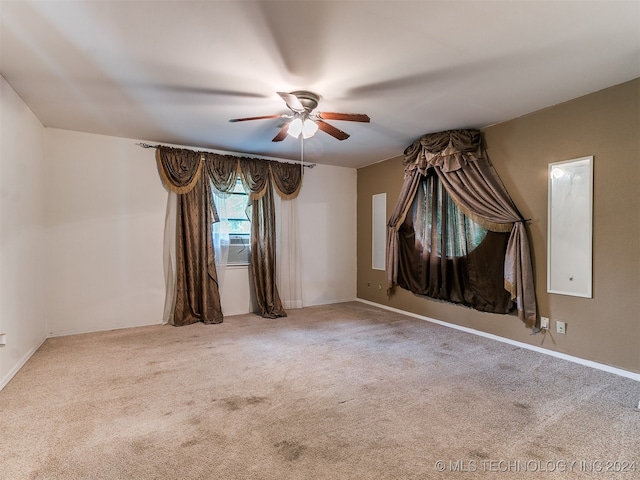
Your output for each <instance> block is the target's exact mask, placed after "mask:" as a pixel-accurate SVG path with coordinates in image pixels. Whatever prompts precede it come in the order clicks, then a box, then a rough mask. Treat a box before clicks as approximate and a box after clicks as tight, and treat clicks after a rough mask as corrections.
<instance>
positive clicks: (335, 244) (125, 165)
mask: <svg viewBox="0 0 640 480" xmlns="http://www.w3.org/2000/svg"><path fill="white" fill-rule="evenodd" d="M45 138H46V150H47V161H48V170H47V179H48V180H47V183H48V190H47V206H46V219H47V225H48V231H49V242H48V248H47V259H48V268H49V279H50V282H49V290H48V296H47V298H48V306H49V311H50V316H49V322H48V332H49V333H50V334H51V335H64V334H69V333H78V332H89V331H96V330H104V329H112V328H121V327H128V326H136V325H145V324H150V323H160V322H161V321H162V311H163V306H164V274H163V271H162V239H163V228H164V213H165V207H166V198H167V194H166V191H165V190H164V188H163V187H162V185H161V182H160V179H159V177H158V173H157V169H156V164H155V151H154V150H152V149H142V148H140V147H138V146H137V145H136V141H135V140H131V139H124V138H116V137H106V136H101V135H92V134H86V133H79V132H70V131H66V130H57V129H47V130H46V136H45ZM356 179H357V176H356V170H355V169H350V168H342V167H331V166H324V165H318V166H316V168H314V169H312V170H307V171H306V174H305V178H304V184H303V187H302V190H301V192H300V195H299V196H298V208H299V218H300V231H301V238H300V241H301V246H302V267H303V304H304V305H305V306H310V305H318V304H324V303H334V302H342V301H347V300H354V299H355V298H356ZM221 299H222V308H223V312H224V313H225V315H226V316H229V315H236V314H241V313H247V312H250V311H252V305H253V299H252V296H251V295H250V292H249V273H248V271H247V269H246V268H242V267H232V268H230V269H229V270H228V271H227V273H226V277H225V280H224V285H223V290H222V292H221Z"/></svg>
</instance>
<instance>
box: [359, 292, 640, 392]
mask: <svg viewBox="0 0 640 480" xmlns="http://www.w3.org/2000/svg"><path fill="white" fill-rule="evenodd" d="M356 301H358V302H362V303H366V304H367V305H371V306H374V307H378V308H382V309H384V310H389V311H390V312H395V313H399V314H402V315H406V316H408V317H413V318H417V319H419V320H426V321H427V322H431V323H437V324H438V325H442V326H445V327H449V328H453V329H455V330H461V331H463V332H467V333H471V334H473V335H479V336H481V337H486V338H490V339H492V340H497V341H498V342H503V343H508V344H509V345H515V346H517V347H520V348H526V349H528V350H533V351H534V352H538V353H543V354H545V355H550V356H552V357H556V358H561V359H563V360H568V361H570V362H573V363H579V364H580V365H585V366H587V367H591V368H595V369H597V370H602V371H605V372H608V373H613V374H615V375H619V376H621V377H626V378H630V379H632V380H635V381H637V382H640V373H635V372H630V371H628V370H624V369H622V368H617V367H612V366H611V365H606V364H604V363H598V362H594V361H592V360H586V359H584V358H580V357H574V356H573V355H567V354H566V353H561V352H554V351H553V350H548V349H546V348H542V347H536V346H535V345H529V344H528V343H523V342H519V341H517V340H511V339H510V338H505V337H500V336H498V335H494V334H492V333H487V332H483V331H481V330H475V329H473V328H469V327H463V326H461V325H456V324H454V323H448V322H443V321H442V320H436V319H435V318H431V317H426V316H424V315H419V314H417V313H413V312H407V311H406V310H400V309H399V308H394V307H390V306H388V305H383V304H381V303H376V302H372V301H370V300H365V299H364V298H357V299H356Z"/></svg>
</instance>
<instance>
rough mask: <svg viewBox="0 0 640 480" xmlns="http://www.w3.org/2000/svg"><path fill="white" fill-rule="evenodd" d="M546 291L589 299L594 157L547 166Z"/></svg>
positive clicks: (590, 293) (590, 292) (590, 295)
mask: <svg viewBox="0 0 640 480" xmlns="http://www.w3.org/2000/svg"><path fill="white" fill-rule="evenodd" d="M548 195H549V199H548V217H547V221H548V225H547V227H548V228H547V292H549V293H558V294H561V295H572V296H576V297H587V298H591V297H592V258H593V253H592V243H593V230H592V229H593V157H592V156H591V157H582V158H575V159H572V160H567V161H563V162H555V163H550V164H549V194H548Z"/></svg>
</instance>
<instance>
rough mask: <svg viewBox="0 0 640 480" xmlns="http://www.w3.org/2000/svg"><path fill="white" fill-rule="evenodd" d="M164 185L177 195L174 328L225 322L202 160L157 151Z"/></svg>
mask: <svg viewBox="0 0 640 480" xmlns="http://www.w3.org/2000/svg"><path fill="white" fill-rule="evenodd" d="M156 159H157V162H158V170H159V172H160V177H161V178H162V180H163V182H164V184H165V186H166V187H167V188H169V189H170V190H172V191H174V192H176V193H178V194H179V195H178V205H177V215H178V218H177V222H176V297H175V305H174V314H173V324H174V325H176V326H180V325H189V324H191V323H195V322H203V323H207V324H209V323H220V322H222V306H221V304H220V293H219V291H218V275H217V273H216V265H215V258H214V252H213V244H212V242H211V233H212V232H211V226H212V224H213V222H214V221H215V219H216V218H217V214H216V211H215V206H214V204H213V200H212V196H211V190H210V182H209V180H208V177H209V176H208V174H207V172H206V169H204V168H203V163H204V162H203V156H202V155H201V154H199V153H197V152H193V151H190V150H184V149H174V148H168V147H161V148H158V149H157V150H156Z"/></svg>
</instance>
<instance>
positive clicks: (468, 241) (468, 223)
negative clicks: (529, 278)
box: [397, 170, 513, 313]
mask: <svg viewBox="0 0 640 480" xmlns="http://www.w3.org/2000/svg"><path fill="white" fill-rule="evenodd" d="M508 238H509V234H508V233H501V232H490V231H487V230H486V229H484V228H483V227H482V226H480V225H479V224H477V223H475V222H473V220H471V219H470V218H469V217H467V216H466V215H464V214H463V213H462V212H461V211H460V209H459V208H458V207H457V205H456V204H455V202H454V201H453V200H452V199H451V197H450V196H449V195H448V194H447V192H446V190H445V189H444V187H443V186H442V183H441V182H440V180H439V179H438V176H437V175H436V173H435V171H433V170H430V171H429V172H428V174H427V175H426V176H422V177H421V182H420V185H419V187H418V190H417V192H416V195H415V197H414V200H413V202H412V204H411V208H410V210H409V212H408V214H407V216H406V218H405V220H404V222H403V223H402V225H401V226H400V228H399V230H398V247H399V249H398V280H397V282H398V285H399V286H401V287H402V288H404V289H406V290H409V291H411V292H413V293H416V294H418V295H424V296H428V297H430V298H435V299H439V300H445V301H448V302H452V303H459V304H462V305H466V306H468V307H471V308H474V309H476V310H480V311H484V312H492V313H508V312H509V311H511V310H512V309H513V303H512V302H511V297H510V295H509V292H507V291H506V290H505V289H504V278H503V270H504V268H503V267H504V255H505V250H506V245H507V240H508Z"/></svg>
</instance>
